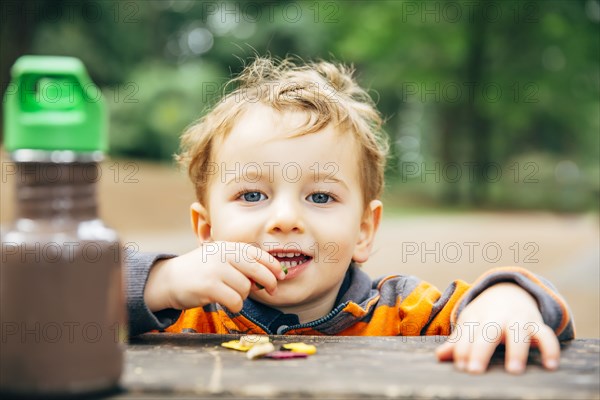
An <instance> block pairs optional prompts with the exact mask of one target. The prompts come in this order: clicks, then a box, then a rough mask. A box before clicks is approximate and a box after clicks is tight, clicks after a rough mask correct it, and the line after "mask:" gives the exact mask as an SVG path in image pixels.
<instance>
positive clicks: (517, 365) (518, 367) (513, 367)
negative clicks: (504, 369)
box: [508, 360, 524, 374]
mask: <svg viewBox="0 0 600 400" xmlns="http://www.w3.org/2000/svg"><path fill="white" fill-rule="evenodd" d="M523 369H524V368H523V363H522V362H520V361H518V360H512V361H511V362H509V363H508V371H509V372H512V373H514V374H519V373H521V372H523Z"/></svg>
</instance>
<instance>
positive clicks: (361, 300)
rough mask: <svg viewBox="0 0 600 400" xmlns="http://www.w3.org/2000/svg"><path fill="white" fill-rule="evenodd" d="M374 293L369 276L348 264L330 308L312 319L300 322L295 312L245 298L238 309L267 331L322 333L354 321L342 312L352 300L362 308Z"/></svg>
mask: <svg viewBox="0 0 600 400" xmlns="http://www.w3.org/2000/svg"><path fill="white" fill-rule="evenodd" d="M375 296H377V290H376V289H374V288H373V282H372V281H371V278H370V277H369V276H368V275H367V274H366V273H364V272H363V271H362V270H361V269H360V267H359V266H357V265H356V264H354V263H351V264H350V266H349V268H348V271H346V275H345V276H344V281H343V282H342V286H341V287H340V290H339V292H338V295H337V298H336V300H335V304H334V307H333V310H332V311H331V312H330V313H329V314H327V315H325V316H324V317H322V318H319V319H318V320H316V321H312V322H308V323H306V324H300V320H299V319H298V316H297V315H296V314H284V313H282V312H281V311H279V310H277V309H275V308H273V307H269V306H267V305H265V304H262V303H260V302H258V301H255V300H252V299H250V298H247V299H246V300H245V301H244V308H243V310H242V312H241V314H242V315H244V316H245V317H246V318H248V319H250V320H251V321H252V322H254V323H256V324H257V325H259V326H260V327H261V328H263V329H264V330H265V331H266V332H267V333H269V334H275V333H277V334H283V333H285V332H286V331H288V330H291V329H300V328H306V327H311V328H313V329H316V330H320V331H322V332H323V333H325V334H335V333H337V332H339V331H341V330H343V329H345V328H346V327H347V326H350V325H352V324H353V323H354V322H355V321H356V317H354V316H353V315H352V314H349V313H344V312H342V311H343V310H344V309H345V308H346V306H347V305H348V304H349V303H355V304H356V305H358V306H360V307H361V308H362V309H364V310H365V314H366V313H367V307H368V303H369V302H370V300H371V299H372V298H373V297H375Z"/></svg>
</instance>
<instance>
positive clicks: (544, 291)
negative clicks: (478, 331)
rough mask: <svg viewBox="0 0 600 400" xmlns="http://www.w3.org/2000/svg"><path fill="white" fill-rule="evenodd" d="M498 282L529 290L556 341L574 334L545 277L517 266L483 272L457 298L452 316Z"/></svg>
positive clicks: (569, 317)
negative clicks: (467, 289) (458, 301)
mask: <svg viewBox="0 0 600 400" xmlns="http://www.w3.org/2000/svg"><path fill="white" fill-rule="evenodd" d="M501 282H512V283H515V284H517V285H519V286H521V287H522V288H523V289H525V290H526V291H527V292H529V294H531V295H532V296H533V297H534V298H535V299H536V301H537V303H538V307H539V309H540V313H541V314H542V318H543V319H544V323H545V324H546V325H548V326H549V327H550V328H552V329H553V330H554V332H555V333H556V336H558V339H559V340H571V339H573V338H574V337H575V329H574V326H573V320H572V315H573V314H572V313H571V311H570V309H569V306H568V305H567V303H566V302H565V301H564V300H563V298H562V297H561V296H560V294H558V291H557V290H556V288H555V287H554V286H553V285H552V284H551V283H550V282H549V281H547V280H546V279H544V278H542V277H540V276H538V275H535V274H533V273H531V272H530V271H527V270H525V269H523V268H518V267H508V268H497V269H494V270H492V271H490V272H489V273H487V274H485V275H484V276H483V277H482V278H481V279H479V280H478V281H477V282H475V284H474V285H473V286H472V287H471V289H470V290H469V291H467V292H466V293H465V295H464V296H463V297H462V298H461V299H460V303H459V304H458V307H457V309H456V316H458V315H459V313H460V312H461V311H462V310H463V309H464V307H465V306H466V305H467V304H469V303H470V302H471V301H472V300H473V299H475V297H477V296H478V295H480V294H481V293H482V292H483V291H484V290H485V289H487V288H489V287H490V286H492V285H494V284H497V283H501Z"/></svg>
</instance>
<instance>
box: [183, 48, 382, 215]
mask: <svg viewBox="0 0 600 400" xmlns="http://www.w3.org/2000/svg"><path fill="white" fill-rule="evenodd" d="M353 72H354V71H353V70H352V69H351V68H348V67H346V66H344V65H336V64H332V63H329V62H324V61H321V62H311V63H308V64H305V65H297V64H296V63H294V61H292V60H290V59H285V60H282V61H279V62H276V61H274V60H272V59H270V58H256V59H255V60H254V62H253V63H252V64H251V65H249V66H247V67H246V68H245V69H244V70H243V71H242V73H241V74H240V75H239V76H238V77H236V78H234V79H232V80H231V81H229V82H228V83H227V84H226V86H225V88H227V87H228V86H230V85H231V84H237V85H238V87H237V88H236V89H235V90H233V91H232V92H230V93H229V94H227V95H225V96H224V97H223V98H222V99H221V101H220V102H219V103H218V104H217V105H216V106H215V107H214V108H213V109H212V110H211V111H210V112H209V113H208V114H206V115H205V116H203V117H202V118H201V119H200V120H198V121H197V122H195V123H194V124H192V125H191V126H190V127H189V128H187V130H186V131H185V132H184V134H183V135H182V137H181V153H180V154H179V155H177V156H176V159H177V161H178V162H179V164H180V165H181V166H183V167H185V168H187V170H188V174H189V177H190V179H191V180H192V182H193V183H194V185H195V188H196V197H197V199H198V201H199V202H200V203H201V204H202V205H204V206H205V207H207V206H208V204H207V202H206V200H207V199H206V197H205V195H206V191H207V186H208V184H209V181H210V179H209V178H210V176H208V175H209V174H210V172H211V171H213V170H212V169H210V163H211V162H212V157H213V156H214V147H215V143H216V142H218V141H220V140H224V139H225V137H226V136H227V135H228V134H229V132H230V131H231V129H232V127H233V126H234V125H235V123H236V122H237V121H238V119H239V117H240V115H241V114H242V113H243V112H244V111H245V110H246V109H247V108H249V107H251V106H252V105H253V104H256V103H261V104H264V105H266V106H269V107H272V108H273V109H275V110H278V111H282V112H283V111H304V112H306V113H307V114H308V115H307V116H308V118H307V124H306V125H305V126H302V127H301V128H299V129H298V131H297V132H293V134H292V135H291V136H301V135H307V134H311V133H314V132H317V131H319V130H321V129H322V128H324V127H326V126H327V125H328V124H330V123H332V124H334V126H335V127H336V128H337V129H338V131H339V132H350V133H352V134H353V136H354V138H355V140H356V141H357V143H358V145H359V148H360V154H359V157H358V159H357V162H358V163H359V165H360V168H359V171H360V182H361V186H362V191H363V204H364V206H365V207H366V206H367V205H368V204H369V202H370V201H371V200H374V199H378V198H379V197H380V196H381V192H382V191H383V179H384V176H383V175H384V169H385V161H386V155H387V151H388V142H387V136H386V135H385V134H384V133H383V131H382V123H383V121H382V118H381V116H380V114H379V112H378V111H377V109H376V108H375V104H374V103H373V100H372V99H371V97H370V96H369V95H368V94H367V92H366V91H365V90H364V89H362V88H361V87H360V86H359V85H358V84H357V83H356V82H355V80H354V79H353V76H352V74H353Z"/></svg>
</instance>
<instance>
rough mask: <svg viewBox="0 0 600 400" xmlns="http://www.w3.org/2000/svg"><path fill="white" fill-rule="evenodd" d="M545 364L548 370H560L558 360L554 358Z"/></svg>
mask: <svg viewBox="0 0 600 400" xmlns="http://www.w3.org/2000/svg"><path fill="white" fill-rule="evenodd" d="M545 364H546V368H548V369H556V368H558V360H556V359H554V358H552V359H550V360H547V361H546V362H545Z"/></svg>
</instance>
